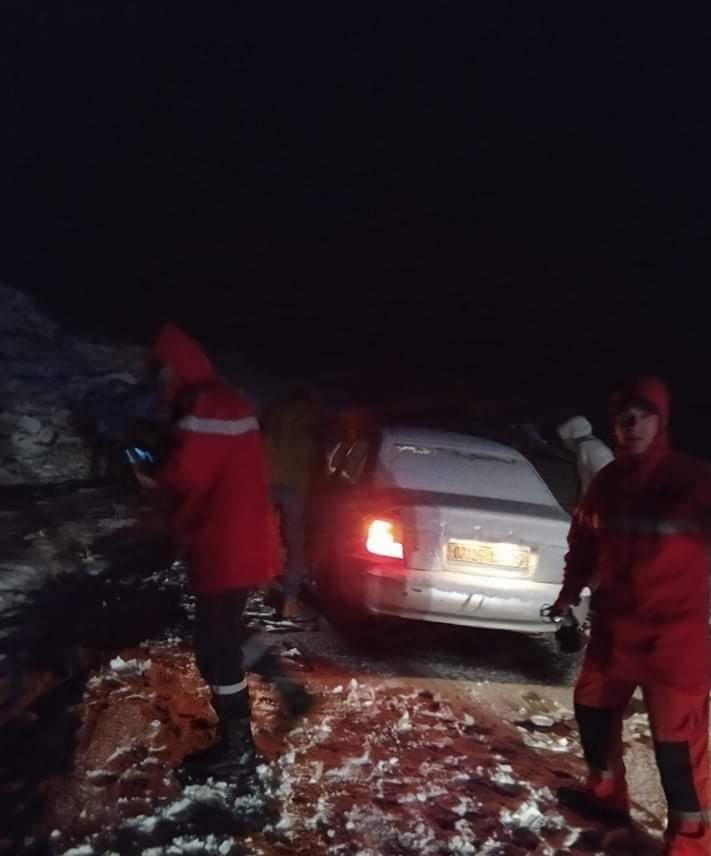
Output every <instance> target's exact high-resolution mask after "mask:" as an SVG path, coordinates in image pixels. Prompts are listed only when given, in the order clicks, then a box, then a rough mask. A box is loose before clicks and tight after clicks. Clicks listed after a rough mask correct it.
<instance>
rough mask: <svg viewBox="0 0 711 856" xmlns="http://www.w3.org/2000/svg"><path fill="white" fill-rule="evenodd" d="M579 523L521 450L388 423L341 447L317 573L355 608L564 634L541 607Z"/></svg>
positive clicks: (313, 526) (333, 458) (321, 501)
mask: <svg viewBox="0 0 711 856" xmlns="http://www.w3.org/2000/svg"><path fill="white" fill-rule="evenodd" d="M569 524H570V520H569V517H568V515H567V514H566V513H565V512H564V511H563V509H562V508H561V507H560V506H559V505H558V503H557V502H556V500H555V498H554V497H553V495H552V493H551V492H550V491H549V489H548V488H547V487H546V485H545V483H544V482H543V480H542V479H541V477H540V476H539V474H538V472H537V471H536V470H535V469H534V467H533V466H532V465H531V464H530V463H529V462H528V460H527V459H526V458H525V457H524V456H523V455H521V454H520V453H519V452H518V451H516V450H515V449H513V448H510V447H509V446H504V445H501V444H499V443H494V442H492V441H489V440H485V439H482V438H479V437H473V436H469V435H465V434H455V433H449V432H445V431H433V430H428V429H422V428H407V427H388V428H380V429H377V430H373V431H370V432H368V433H365V434H361V435H359V436H351V437H349V438H344V439H342V440H341V441H339V442H336V443H334V444H333V446H332V447H331V449H330V451H329V455H328V460H327V466H326V474H325V476H324V477H323V479H322V480H321V483H320V484H318V485H317V487H316V488H315V490H314V491H313V493H312V495H311V498H310V502H309V506H308V511H307V564H308V567H309V571H308V575H307V576H308V581H309V582H310V585H311V587H312V588H314V589H315V590H316V592H317V594H318V595H319V597H320V598H321V599H322V600H324V601H325V602H326V603H327V604H329V605H331V606H336V607H337V608H338V609H339V610H340V611H341V613H342V614H344V615H345V616H351V617H352V616H355V615H356V614H358V613H363V612H366V613H370V614H376V615H393V616H400V617H402V618H409V619H417V620H421V621H436V622H445V623H449V624H460V625H466V626H470V627H490V628H498V629H505V630H514V631H520V632H524V633H537V632H548V631H553V630H555V627H554V625H552V624H551V623H549V622H546V621H545V620H543V619H542V618H541V609H542V607H544V606H545V605H547V604H551V603H552V602H553V601H554V600H555V598H556V596H557V594H558V592H559V590H560V585H561V580H562V573H563V561H564V556H565V552H566V537H567V533H568V527H569ZM586 612H587V603H586V601H584V602H583V603H581V606H580V607H579V608H578V609H577V610H576V615H577V617H578V619H579V620H582V619H584V617H585V614H586Z"/></svg>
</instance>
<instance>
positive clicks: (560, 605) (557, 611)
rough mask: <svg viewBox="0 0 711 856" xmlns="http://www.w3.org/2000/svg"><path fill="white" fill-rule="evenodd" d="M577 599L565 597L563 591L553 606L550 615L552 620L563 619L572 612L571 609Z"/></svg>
mask: <svg viewBox="0 0 711 856" xmlns="http://www.w3.org/2000/svg"><path fill="white" fill-rule="evenodd" d="M577 602H578V601H577V598H571V597H570V596H569V595H564V594H563V592H562V591H561V592H560V594H559V595H558V597H557V598H556V601H555V603H554V604H553V605H552V606H551V608H550V612H549V615H550V617H551V619H553V620H555V619H556V618H562V617H563V616H564V615H567V614H568V612H569V611H570V607H571V606H573V605H574V604H576V603H577Z"/></svg>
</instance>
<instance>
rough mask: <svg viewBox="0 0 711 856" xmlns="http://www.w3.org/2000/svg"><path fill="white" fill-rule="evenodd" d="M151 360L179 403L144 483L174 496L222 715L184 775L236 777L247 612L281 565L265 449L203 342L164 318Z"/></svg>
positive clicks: (240, 767)
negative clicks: (170, 434)
mask: <svg viewBox="0 0 711 856" xmlns="http://www.w3.org/2000/svg"><path fill="white" fill-rule="evenodd" d="M151 362H152V364H153V366H154V369H155V370H156V372H157V376H158V380H159V384H160V387H161V395H162V397H163V399H164V400H165V401H167V402H168V403H169V404H171V406H172V407H173V409H174V414H175V419H176V422H175V436H174V438H173V439H174V443H173V446H172V449H171V451H170V452H169V454H168V457H167V459H166V461H165V463H164V464H163V465H162V466H161V468H160V470H159V472H158V473H157V475H156V477H155V479H151V478H149V477H147V476H146V475H145V474H142V473H140V471H139V472H137V476H138V478H139V481H140V482H141V483H142V484H144V486H146V487H156V486H158V487H161V488H164V489H166V490H167V492H168V493H169V495H170V496H171V498H172V500H173V506H174V507H173V519H172V527H173V537H174V540H175V542H176V544H177V546H178V547H179V549H180V550H181V552H182V554H183V556H184V557H185V559H186V560H187V565H188V572H189V575H190V582H191V585H192V588H193V591H194V593H195V596H196V614H195V635H194V636H195V638H194V643H195V656H196V660H197V664H198V668H199V669H200V672H201V674H202V675H203V677H204V679H205V681H206V683H207V684H209V686H210V688H211V690H212V702H213V705H214V708H215V712H216V713H217V716H218V720H219V734H220V736H219V740H218V742H217V743H216V744H215V745H213V746H211V747H210V748H209V749H207V750H203V751H202V752H197V753H194V754H193V755H191V756H189V757H188V758H187V759H186V761H185V762H184V765H183V768H182V770H181V778H183V779H184V780H187V781H190V780H193V779H201V778H206V777H208V776H214V777H216V778H220V779H224V780H239V779H240V778H241V776H242V775H243V774H244V773H246V772H248V771H249V770H250V769H251V767H252V766H253V764H254V760H255V748H254V742H253V740H252V733H251V727H250V707H249V695H248V689H247V681H246V679H245V675H244V671H243V663H242V648H241V641H242V636H241V634H242V612H243V610H244V607H245V603H246V601H247V597H248V595H249V592H250V590H251V589H252V588H254V587H259V586H262V585H264V584H266V583H268V582H269V581H270V580H271V579H272V578H273V577H274V575H275V574H276V573H277V572H278V571H279V569H280V557H279V551H278V542H277V535H276V529H275V525H274V521H273V515H272V508H271V502H270V496H269V484H268V475H267V464H266V457H265V453H264V450H263V447H262V440H261V436H260V432H259V426H258V423H257V419H256V417H255V414H254V412H253V410H252V407H251V405H250V404H249V402H248V401H247V400H246V399H245V398H244V397H243V395H242V394H241V393H240V392H238V390H236V389H234V388H233V387H231V386H230V385H228V384H227V383H226V382H225V381H224V380H222V379H221V378H220V377H218V375H217V374H216V373H215V370H214V369H213V367H212V365H211V363H210V361H209V360H208V358H207V357H206V356H205V354H204V353H203V351H202V349H201V348H200V346H199V345H198V344H197V343H196V342H195V341H194V340H193V339H191V338H190V337H189V336H188V335H187V334H185V333H184V332H183V331H182V330H180V329H179V328H177V327H175V326H174V325H172V324H167V325H166V326H165V327H164V328H163V330H162V331H161V333H160V335H159V337H158V340H157V341H156V343H155V345H154V347H153V349H152V353H151Z"/></svg>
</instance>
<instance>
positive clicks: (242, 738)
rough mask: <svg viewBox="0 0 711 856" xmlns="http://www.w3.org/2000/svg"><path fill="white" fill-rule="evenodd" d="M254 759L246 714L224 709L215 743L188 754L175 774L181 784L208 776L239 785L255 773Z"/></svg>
mask: <svg viewBox="0 0 711 856" xmlns="http://www.w3.org/2000/svg"><path fill="white" fill-rule="evenodd" d="M257 762H258V756H257V749H256V747H255V745H254V740H253V739H252V729H251V725H250V718H249V714H247V715H246V716H245V714H244V713H243V712H241V711H240V712H239V713H238V714H236V713H235V712H232V713H229V712H225V713H222V714H221V715H220V737H219V739H218V741H217V743H215V744H213V745H212V746H210V747H208V748H207V749H202V750H201V751H200V752H193V753H191V754H190V755H188V756H187V757H186V758H185V760H184V761H183V763H182V765H181V767H180V768H179V770H178V771H177V776H178V779H179V781H180V782H181V784H183V785H187V784H193V783H196V782H204V781H205V780H206V779H209V778H213V779H217V780H219V781H223V782H231V783H234V784H240V783H243V782H244V781H245V780H246V779H248V778H249V776H250V775H251V774H252V773H253V772H254V770H255V768H256V766H257Z"/></svg>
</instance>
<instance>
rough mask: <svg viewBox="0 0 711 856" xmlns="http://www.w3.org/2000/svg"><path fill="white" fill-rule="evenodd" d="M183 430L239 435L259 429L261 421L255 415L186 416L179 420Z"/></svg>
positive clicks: (198, 432)
mask: <svg viewBox="0 0 711 856" xmlns="http://www.w3.org/2000/svg"><path fill="white" fill-rule="evenodd" d="M178 428H182V429H183V431H195V432H196V433H197V434H224V435H226V436H229V437H237V436H239V435H240V434H247V433H248V432H249V431H258V430H259V423H258V422H257V420H256V419H255V418H254V416H245V417H244V418H243V419H206V418H204V417H202V416H192V415H191V416H184V417H183V418H182V419H181V420H180V421H179V422H178Z"/></svg>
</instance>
